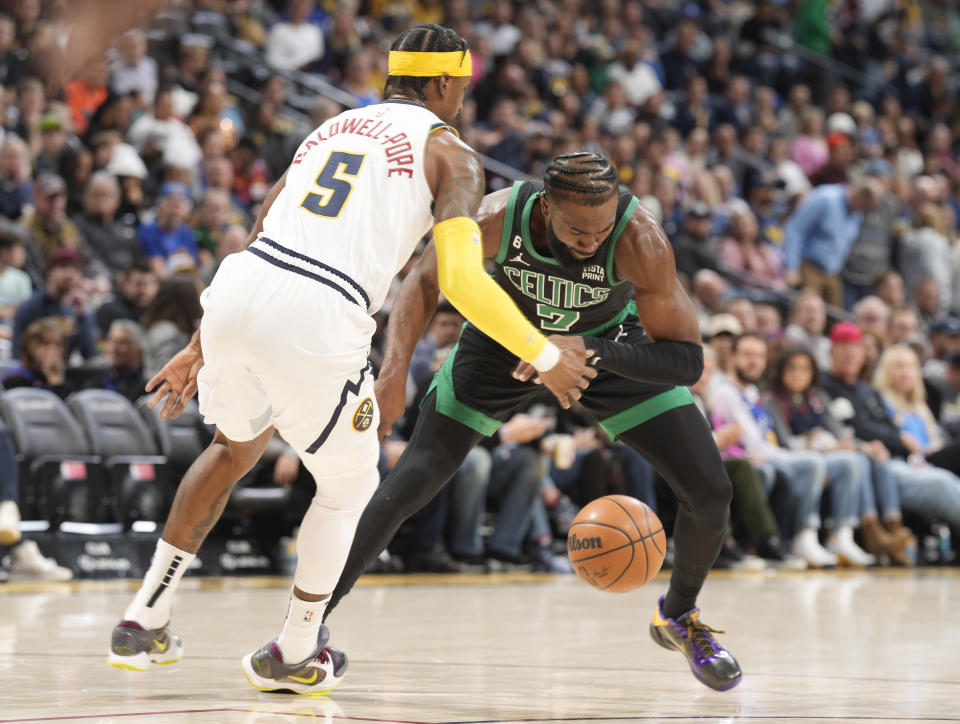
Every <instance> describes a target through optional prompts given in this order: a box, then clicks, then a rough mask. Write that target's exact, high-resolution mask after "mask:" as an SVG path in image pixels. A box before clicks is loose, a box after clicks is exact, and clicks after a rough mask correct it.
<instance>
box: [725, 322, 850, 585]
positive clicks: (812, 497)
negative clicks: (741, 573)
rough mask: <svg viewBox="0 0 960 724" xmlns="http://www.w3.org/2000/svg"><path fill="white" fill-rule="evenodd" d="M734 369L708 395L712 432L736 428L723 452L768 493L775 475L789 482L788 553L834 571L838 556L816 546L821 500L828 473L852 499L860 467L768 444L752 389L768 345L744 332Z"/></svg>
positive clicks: (768, 431)
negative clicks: (742, 463) (760, 478)
mask: <svg viewBox="0 0 960 724" xmlns="http://www.w3.org/2000/svg"><path fill="white" fill-rule="evenodd" d="M733 366H734V372H735V373H734V375H731V376H730V377H729V378H727V379H726V380H718V381H717V383H716V384H715V385H714V386H713V388H712V389H711V390H710V408H711V410H712V412H713V417H714V420H713V422H714V427H715V428H718V429H719V428H722V427H723V426H724V425H726V424H728V423H731V422H734V423H737V425H738V426H739V428H740V438H739V439H738V440H737V441H735V443H734V444H732V445H730V446H729V447H728V454H729V455H731V456H736V457H745V458H749V459H751V460H753V461H754V462H755V464H757V465H759V466H760V467H761V469H762V470H763V474H764V476H765V479H766V482H767V485H768V487H772V485H773V479H774V476H775V474H777V473H779V474H781V475H783V476H784V478H785V479H786V480H787V481H789V484H790V486H791V491H792V494H793V496H794V498H795V500H796V501H797V506H796V511H795V514H796V518H795V519H794V520H793V521H791V524H792V526H793V535H792V543H791V546H790V551H791V553H793V555H795V556H797V557H798V558H802V559H804V560H805V561H807V564H808V565H810V566H811V567H813V568H822V567H830V566H835V565H837V563H838V558H837V556H836V555H835V554H834V553H832V552H830V551H829V550H827V549H826V548H824V547H823V546H822V545H820V540H819V535H818V531H819V529H820V523H821V521H820V498H821V495H822V493H823V487H824V483H825V480H826V476H827V474H828V469H829V472H830V477H831V482H830V485H831V487H833V488H834V490H837V489H839V490H841V491H844V494H849V491H850V490H851V489H852V490H853V491H854V493H853V494H854V496H856V495H857V494H858V493H857V489H856V485H857V484H858V483H859V474H860V470H859V469H858V468H859V465H858V464H857V463H854V462H853V461H852V460H850V459H846V458H843V459H841V458H835V459H833V460H830V461H828V460H827V459H826V458H825V457H824V456H823V454H822V453H818V452H815V451H812V450H787V449H785V448H783V447H781V446H780V445H779V444H777V443H776V442H773V440H774V439H775V431H774V429H773V419H772V418H771V416H770V413H769V412H768V411H767V409H766V408H765V407H764V405H763V403H762V402H761V400H760V392H759V390H758V389H757V383H758V382H760V381H761V380H762V378H763V375H764V373H765V371H766V367H767V344H766V342H765V341H764V339H763V338H762V337H761V336H760V335H758V334H756V333H755V332H745V333H744V334H742V335H740V336H739V337H738V338H737V339H736V341H735V342H734V347H733ZM828 465H829V466H830V467H829V468H828Z"/></svg>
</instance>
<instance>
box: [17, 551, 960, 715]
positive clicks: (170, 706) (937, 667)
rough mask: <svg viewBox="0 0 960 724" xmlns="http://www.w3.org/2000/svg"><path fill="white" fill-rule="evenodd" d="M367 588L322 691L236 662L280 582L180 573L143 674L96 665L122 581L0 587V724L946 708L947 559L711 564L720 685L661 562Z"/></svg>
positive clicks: (380, 581) (272, 610)
mask: <svg viewBox="0 0 960 724" xmlns="http://www.w3.org/2000/svg"><path fill="white" fill-rule="evenodd" d="M364 583H365V585H363V586H362V587H359V588H358V589H357V590H356V591H354V593H353V594H352V595H351V596H350V597H349V598H348V599H346V601H345V603H344V604H343V605H342V606H341V608H340V609H339V610H338V611H337V613H336V614H335V615H334V616H333V617H331V621H330V623H331V624H332V626H331V627H332V629H333V643H335V644H336V645H338V646H339V647H341V648H343V649H344V650H346V651H347V652H348V653H349V655H350V657H351V669H350V672H349V674H348V675H347V678H346V679H345V680H344V682H343V684H341V686H340V688H338V689H337V690H336V691H334V692H333V693H332V694H331V695H330V696H329V698H326V699H319V700H313V699H309V698H306V697H292V696H286V695H278V694H261V693H259V692H257V691H255V690H253V689H252V688H250V687H249V685H248V684H247V683H246V681H245V680H244V677H243V675H242V672H241V669H240V664H239V661H240V657H241V656H242V655H243V654H245V653H246V652H247V651H250V650H253V649H255V648H257V647H259V646H260V645H261V644H263V643H264V642H266V641H267V640H269V639H270V638H272V637H273V636H274V635H275V634H276V632H277V630H278V627H279V624H280V623H281V620H282V617H283V614H284V612H285V608H286V598H287V590H288V589H287V588H286V585H287V582H285V581H283V580H282V579H226V580H220V579H216V580H202V581H201V580H192V581H191V580H189V579H188V580H187V581H185V585H184V586H183V587H182V589H181V592H180V595H179V599H178V600H179V602H178V604H177V606H176V609H175V617H174V622H175V626H174V630H175V631H177V632H178V633H179V634H180V635H181V636H182V637H183V639H184V644H185V647H186V652H185V653H186V655H185V658H184V659H183V661H181V662H180V663H179V664H177V665H175V666H171V667H156V670H153V671H151V672H149V673H146V674H139V673H136V672H129V671H119V670H116V669H111V668H108V667H107V666H106V664H105V655H106V650H107V645H108V641H109V636H110V630H111V628H112V626H113V624H114V623H115V622H116V620H117V619H118V617H119V615H120V614H121V613H122V611H123V609H124V607H125V605H126V603H127V601H128V600H129V597H130V595H131V594H130V592H129V591H130V590H131V585H132V584H131V583H130V582H124V581H118V582H111V583H99V584H98V583H81V584H53V585H46V586H40V585H34V586H29V585H24V584H18V585H10V584H7V585H5V586H3V587H0V722H14V721H16V722H27V721H30V722H41V721H81V722H97V723H109V724H122V723H130V724H133V723H134V722H138V723H139V722H144V723H150V724H153V723H161V722H162V723H166V722H174V723H180V722H231V723H233V722H235V723H237V724H241V723H243V724H247V723H250V724H252V723H254V722H258V723H259V722H296V723H302V722H320V721H322V722H330V723H331V724H343V723H349V722H403V723H409V724H421V723H423V724H427V723H429V724H435V723H439V722H445V723H450V724H500V723H501V722H575V721H586V722H629V721H639V722H658V721H662V722H741V721H749V722H795V721H799V722H893V721H903V722H932V721H960V626H958V624H957V609H958V607H960V575H958V571H957V570H956V569H952V570H948V569H927V570H920V571H916V572H897V571H890V572H885V571H877V572H852V573H845V572H833V573H812V572H811V573H802V574H783V573H781V574H776V575H773V574H767V575H763V574H759V575H758V574H752V575H751V574H726V575H715V576H712V577H711V580H710V581H709V582H708V585H707V587H706V589H705V591H704V594H703V596H702V600H701V604H702V607H703V610H704V614H703V620H704V621H705V622H706V623H708V624H710V625H712V626H714V627H715V628H721V629H725V630H726V631H727V633H726V634H724V635H722V636H721V637H720V640H721V641H722V642H723V643H724V644H726V645H727V646H728V647H729V648H730V650H731V651H732V652H733V653H734V654H735V655H736V656H737V657H738V658H739V660H740V663H741V665H742V667H743V670H744V680H743V682H742V683H741V685H740V686H739V687H737V688H735V689H733V690H732V691H730V692H726V693H715V692H712V691H710V690H709V689H706V688H705V687H703V686H702V685H700V684H698V683H697V682H696V681H695V680H694V679H693V677H692V676H691V675H690V674H689V672H688V670H687V669H686V664H685V662H684V661H683V660H682V658H681V657H680V655H679V654H674V653H671V652H668V651H665V650H663V649H661V648H659V647H657V646H656V645H654V644H653V642H652V641H651V640H650V638H649V636H648V633H647V624H648V622H649V619H650V616H651V613H652V609H653V606H654V604H655V601H656V597H657V596H658V595H659V594H660V593H661V592H662V591H663V589H664V587H665V583H666V579H665V577H664V574H661V576H660V577H659V578H658V579H657V580H655V581H654V582H652V583H651V584H649V585H648V586H646V587H645V588H643V589H641V590H639V591H637V592H634V593H632V594H627V595H614V594H604V593H599V592H596V591H593V590H592V589H590V588H588V587H587V586H586V585H585V584H583V583H580V582H579V581H577V580H575V579H572V578H566V577H556V578H550V577H534V576H523V575H520V576H500V577H475V578H470V577H450V576H445V577H442V578H415V577H400V578H398V579H389V578H377V577H370V578H368V579H366V580H365V581H364ZM393 584H398V585H393Z"/></svg>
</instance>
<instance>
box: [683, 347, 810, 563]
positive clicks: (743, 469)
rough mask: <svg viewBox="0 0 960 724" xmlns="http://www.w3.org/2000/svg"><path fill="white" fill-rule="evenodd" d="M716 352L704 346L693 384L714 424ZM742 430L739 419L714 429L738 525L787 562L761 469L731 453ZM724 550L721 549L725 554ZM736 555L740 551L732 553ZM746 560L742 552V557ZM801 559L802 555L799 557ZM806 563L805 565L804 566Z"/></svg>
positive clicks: (763, 554) (769, 555)
mask: <svg viewBox="0 0 960 724" xmlns="http://www.w3.org/2000/svg"><path fill="white" fill-rule="evenodd" d="M715 370H716V355H715V354H714V352H713V350H712V349H711V348H710V347H704V349H703V374H702V375H701V376H700V379H699V380H698V381H697V383H696V384H695V385H693V386H692V387H691V388H690V391H691V392H692V393H693V400H694V403H695V404H696V405H697V407H698V408H699V409H700V412H702V413H703V415H704V417H706V418H707V422H709V423H710V424H711V426H712V425H713V414H712V411H711V409H710V406H709V405H710V403H709V400H710V388H711V386H712V384H713V381H714V379H715V377H714V372H715ZM741 435H742V430H741V429H740V425H738V424H737V423H736V422H728V423H726V424H724V425H722V426H720V427H718V428H715V429H714V430H713V439H714V441H715V442H716V443H717V448H718V449H719V450H720V453H721V455H723V458H724V460H723V467H724V470H726V471H727V475H728V476H729V477H730V482H731V483H732V485H733V503H732V507H733V511H732V512H733V515H734V519H735V520H736V522H737V523H738V526H739V527H740V528H741V529H742V530H743V532H744V535H745V536H746V538H747V539H748V540H749V541H750V543H751V544H752V545H753V546H755V547H756V550H757V555H758V556H759V557H760V558H763V559H766V560H768V561H771V562H774V563H775V564H779V563H785V562H786V561H787V558H788V556H787V553H786V552H785V551H784V549H783V543H782V541H781V538H780V527H779V526H778V525H777V521H776V519H775V518H774V515H773V511H772V510H771V509H770V504H769V502H768V499H767V491H766V486H765V485H764V482H763V479H762V478H761V476H760V473H759V471H758V470H757V469H756V468H755V467H754V466H753V465H752V464H751V463H750V461H749V460H745V459H743V458H736V457H730V456H729V455H728V454H727V450H728V448H730V447H731V446H733V445H735V444H736V443H737V441H739V440H740V437H741ZM724 547H725V549H726V552H727V555H728V556H729V555H730V551H731V548H732V546H731V545H730V544H729V543H727V544H725V546H724ZM723 554H724V551H721V555H723ZM732 557H733V558H736V554H734V556H732ZM740 560H742V556H741V558H740ZM795 560H799V559H795ZM794 567H795V566H794ZM803 567H804V568H805V567H806V566H805V565H804V566H803Z"/></svg>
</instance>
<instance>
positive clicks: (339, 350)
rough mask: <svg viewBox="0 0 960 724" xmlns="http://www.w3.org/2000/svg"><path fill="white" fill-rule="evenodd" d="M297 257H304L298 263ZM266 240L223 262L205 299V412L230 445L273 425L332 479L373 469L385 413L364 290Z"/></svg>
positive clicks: (202, 382) (202, 404)
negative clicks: (372, 360)
mask: <svg viewBox="0 0 960 724" xmlns="http://www.w3.org/2000/svg"><path fill="white" fill-rule="evenodd" d="M298 257H299V258H298ZM317 264H318V262H316V261H313V260H309V259H307V258H306V257H300V256H299V255H296V254H294V253H293V252H290V251H289V250H288V249H285V248H284V247H282V246H281V245H280V244H276V243H273V242H270V244H267V243H265V242H264V241H263V240H260V241H257V242H255V243H254V244H253V245H252V246H251V247H250V249H248V250H247V251H244V252H240V253H236V254H232V255H230V256H228V257H227V258H226V259H224V261H223V263H222V264H221V266H220V269H219V270H218V272H217V275H216V277H215V278H214V280H213V283H212V284H211V285H210V287H209V288H208V289H207V290H205V291H204V293H203V295H202V297H201V302H202V304H203V319H202V321H201V324H200V341H201V345H202V347H203V357H204V366H203V368H202V369H201V370H200V375H199V377H198V380H197V384H198V395H199V398H200V411H201V412H202V413H203V415H204V419H205V420H206V422H207V423H210V424H215V425H216V426H217V428H219V429H220V431H221V432H222V433H223V434H224V435H226V436H227V437H228V438H229V439H231V440H234V441H236V442H246V441H249V440H252V439H254V438H255V437H257V436H258V435H260V434H261V433H262V432H263V431H264V430H266V429H267V428H268V427H269V426H270V425H274V426H275V427H276V429H277V430H278V431H279V432H280V434H281V435H282V436H283V438H284V439H285V440H286V441H287V442H289V443H290V444H291V445H292V446H293V447H294V448H295V449H296V450H297V452H298V453H299V454H300V456H301V457H302V458H304V459H305V460H307V459H308V458H314V459H313V460H311V462H313V463H314V464H312V465H310V466H309V467H310V468H312V469H317V468H316V464H315V463H316V459H317V458H320V459H322V464H323V469H324V472H325V473H326V474H329V475H336V474H338V473H340V472H343V471H347V470H350V469H355V468H357V467H358V466H362V467H367V466H368V465H375V464H376V461H377V457H378V454H379V442H378V440H377V425H378V424H379V421H380V420H379V418H380V416H379V410H378V408H377V404H376V400H375V399H374V396H373V373H372V370H371V369H370V368H369V366H368V363H367V355H368V353H369V349H370V339H371V337H372V336H373V332H374V329H375V327H376V324H375V322H374V320H373V319H372V318H371V317H370V316H369V315H368V314H367V311H366V307H365V306H364V299H363V292H362V290H359V287H356V286H355V285H351V283H350V282H349V281H345V277H343V275H340V274H339V273H330V272H329V271H327V270H324V269H323V268H322V265H321V266H320V267H318V266H317Z"/></svg>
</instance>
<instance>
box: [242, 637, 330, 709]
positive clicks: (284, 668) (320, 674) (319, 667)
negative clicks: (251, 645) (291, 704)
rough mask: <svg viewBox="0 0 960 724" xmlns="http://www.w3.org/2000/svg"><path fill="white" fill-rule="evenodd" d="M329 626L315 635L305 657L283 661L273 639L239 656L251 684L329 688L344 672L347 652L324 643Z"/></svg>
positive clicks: (312, 690) (306, 690) (314, 690)
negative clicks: (241, 656)
mask: <svg viewBox="0 0 960 724" xmlns="http://www.w3.org/2000/svg"><path fill="white" fill-rule="evenodd" d="M329 639H330V630H329V629H328V628H327V627H326V626H325V625H324V626H321V627H320V633H319V634H318V636H317V649H316V651H315V652H314V653H313V654H312V655H311V656H310V657H308V658H307V659H305V660H303V661H300V662H298V663H295V664H285V663H284V662H283V654H282V653H280V647H279V646H277V642H276V640H273V641H271V642H270V643H268V644H266V645H265V646H262V647H261V648H259V649H257V650H256V651H254V652H253V653H252V654H247V655H246V656H244V657H243V659H242V660H241V665H242V666H243V673H244V674H245V675H246V677H247V681H248V682H250V686H252V687H253V688H254V689H259V690H260V691H276V692H291V693H294V694H307V695H311V696H319V695H322V694H326V693H328V692H330V691H331V690H332V689H333V688H334V687H335V686H336V685H337V684H339V683H340V682H341V681H342V680H343V675H344V674H345V673H346V672H347V655H346V654H345V653H343V652H342V651H340V650H338V649H334V648H331V647H329V646H327V641H329Z"/></svg>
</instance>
